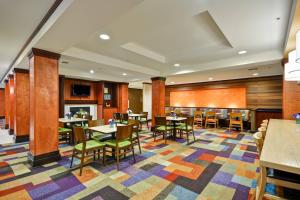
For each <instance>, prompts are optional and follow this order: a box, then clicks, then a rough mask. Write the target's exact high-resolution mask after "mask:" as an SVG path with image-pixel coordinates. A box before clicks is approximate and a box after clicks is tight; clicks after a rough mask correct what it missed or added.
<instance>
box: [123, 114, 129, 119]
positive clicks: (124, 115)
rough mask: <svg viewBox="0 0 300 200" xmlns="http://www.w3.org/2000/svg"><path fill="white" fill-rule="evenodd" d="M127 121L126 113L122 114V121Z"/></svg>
mask: <svg viewBox="0 0 300 200" xmlns="http://www.w3.org/2000/svg"><path fill="white" fill-rule="evenodd" d="M128 119H129V116H128V113H123V114H122V121H128Z"/></svg>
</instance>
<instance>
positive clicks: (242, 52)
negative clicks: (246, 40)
mask: <svg viewBox="0 0 300 200" xmlns="http://www.w3.org/2000/svg"><path fill="white" fill-rule="evenodd" d="M245 53H247V51H245V50H243V51H239V52H238V54H240V55H242V54H245Z"/></svg>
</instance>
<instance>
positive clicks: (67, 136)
mask: <svg viewBox="0 0 300 200" xmlns="http://www.w3.org/2000/svg"><path fill="white" fill-rule="evenodd" d="M58 134H59V135H60V136H61V139H62V140H65V141H66V142H68V143H71V138H72V129H70V128H64V124H63V123H59V127H58Z"/></svg>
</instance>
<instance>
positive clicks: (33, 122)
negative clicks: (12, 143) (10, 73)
mask: <svg viewBox="0 0 300 200" xmlns="http://www.w3.org/2000/svg"><path fill="white" fill-rule="evenodd" d="M28 57H29V66H30V67H29V82H30V83H29V86H30V95H29V96H30V132H29V136H30V142H29V154H28V159H29V162H30V163H31V164H32V165H33V166H36V165H41V164H45V163H50V162H53V161H57V160H59V159H60V154H59V150H58V133H57V131H58V116H59V115H58V106H59V105H58V104H59V87H58V84H59V83H58V81H59V76H58V64H59V58H60V55H59V54H56V53H52V52H48V51H45V50H41V49H35V48H33V49H32V51H31V53H30V54H29V55H28Z"/></svg>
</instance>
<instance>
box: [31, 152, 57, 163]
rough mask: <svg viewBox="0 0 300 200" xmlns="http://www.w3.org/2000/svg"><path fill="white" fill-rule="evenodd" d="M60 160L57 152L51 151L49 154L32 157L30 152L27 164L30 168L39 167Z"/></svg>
mask: <svg viewBox="0 0 300 200" xmlns="http://www.w3.org/2000/svg"><path fill="white" fill-rule="evenodd" d="M60 159H61V156H60V154H59V151H53V152H50V153H46V154H42V155H37V156H33V155H32V154H31V153H30V152H29V153H28V162H29V164H30V165H31V166H33V167H35V166H39V165H44V164H47V163H51V162H55V161H58V160H60Z"/></svg>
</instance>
